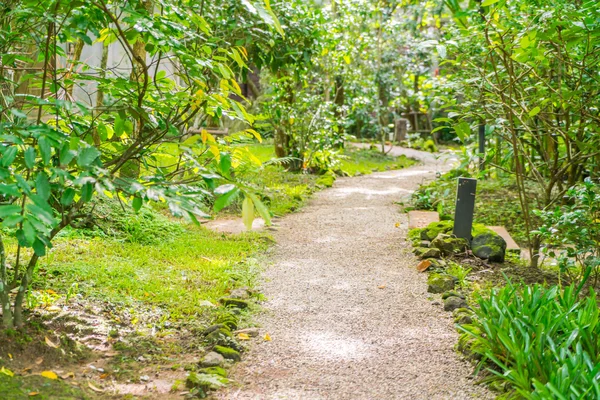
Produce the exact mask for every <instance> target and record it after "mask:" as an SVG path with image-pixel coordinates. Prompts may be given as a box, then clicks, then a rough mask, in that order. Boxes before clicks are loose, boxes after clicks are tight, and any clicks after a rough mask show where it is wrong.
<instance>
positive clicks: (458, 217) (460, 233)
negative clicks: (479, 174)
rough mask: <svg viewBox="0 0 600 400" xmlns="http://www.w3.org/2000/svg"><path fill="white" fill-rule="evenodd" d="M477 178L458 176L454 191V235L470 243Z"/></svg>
mask: <svg viewBox="0 0 600 400" xmlns="http://www.w3.org/2000/svg"><path fill="white" fill-rule="evenodd" d="M476 190H477V179H473V178H458V189H457V191H456V210H455V212H454V231H453V232H452V233H453V234H454V236H456V237H459V238H464V239H467V241H468V242H469V243H471V231H472V230H473V211H475V192H476Z"/></svg>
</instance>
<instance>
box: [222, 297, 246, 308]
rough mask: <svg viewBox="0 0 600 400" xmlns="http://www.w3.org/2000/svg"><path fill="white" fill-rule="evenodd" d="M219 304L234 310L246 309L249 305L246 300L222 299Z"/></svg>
mask: <svg viewBox="0 0 600 400" xmlns="http://www.w3.org/2000/svg"><path fill="white" fill-rule="evenodd" d="M221 303H222V304H223V305H225V306H227V307H235V308H248V305H249V303H248V302H247V301H246V300H242V299H234V298H223V299H221Z"/></svg>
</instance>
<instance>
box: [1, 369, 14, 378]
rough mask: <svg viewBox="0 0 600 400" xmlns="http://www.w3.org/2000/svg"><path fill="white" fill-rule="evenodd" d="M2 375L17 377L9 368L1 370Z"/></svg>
mask: <svg viewBox="0 0 600 400" xmlns="http://www.w3.org/2000/svg"><path fill="white" fill-rule="evenodd" d="M0 374H4V375H8V376H15V373H14V372H12V371H11V370H10V369H8V368H4V367H2V368H0Z"/></svg>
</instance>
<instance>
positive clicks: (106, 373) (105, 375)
mask: <svg viewBox="0 0 600 400" xmlns="http://www.w3.org/2000/svg"><path fill="white" fill-rule="evenodd" d="M108 375H109V374H108V372H105V373H103V374H102V375H100V379H106V378H108Z"/></svg>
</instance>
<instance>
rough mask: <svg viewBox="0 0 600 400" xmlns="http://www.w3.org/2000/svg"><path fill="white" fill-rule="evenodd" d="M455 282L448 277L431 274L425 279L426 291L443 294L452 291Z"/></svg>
mask: <svg viewBox="0 0 600 400" xmlns="http://www.w3.org/2000/svg"><path fill="white" fill-rule="evenodd" d="M455 285H456V282H455V281H454V278H453V277H451V276H450V275H441V274H431V275H429V278H428V279H427V291H428V292H429V293H444V292H447V291H449V290H452V289H454V286H455Z"/></svg>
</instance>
